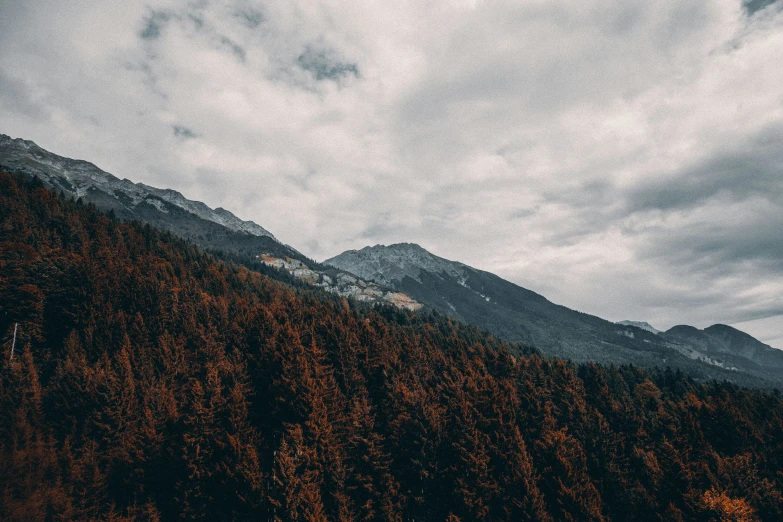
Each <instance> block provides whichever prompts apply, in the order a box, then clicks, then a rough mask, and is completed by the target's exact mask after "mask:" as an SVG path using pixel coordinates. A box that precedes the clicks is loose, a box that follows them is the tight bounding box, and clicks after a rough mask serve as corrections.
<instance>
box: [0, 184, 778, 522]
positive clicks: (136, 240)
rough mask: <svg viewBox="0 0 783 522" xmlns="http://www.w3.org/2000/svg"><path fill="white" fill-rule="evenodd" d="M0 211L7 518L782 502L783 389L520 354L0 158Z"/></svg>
mask: <svg viewBox="0 0 783 522" xmlns="http://www.w3.org/2000/svg"><path fill="white" fill-rule="evenodd" d="M0 222H2V223H3V226H2V227H0V336H3V339H2V341H3V343H2V352H0V354H1V356H2V360H0V520H8V521H17V520H18V521H22V520H24V521H28V520H32V521H45V520H127V521H131V520H140V521H141V520H144V521H153V520H175V519H178V518H187V519H196V520H279V521H280V522H294V521H300V520H311V521H319V522H323V521H326V520H452V521H453V520H466V521H467V520H476V521H479V520H485V521H495V520H498V521H499V520H531V521H539V522H553V521H555V520H579V521H582V520H584V521H595V522H600V521H605V522H609V521H618V522H619V521H627V520H637V521H640V522H660V521H661V520H694V521H703V522H708V521H712V520H721V519H727V517H725V516H724V515H726V513H729V514H731V513H734V514H736V513H740V514H742V515H743V516H744V517H745V519H746V520H756V519H758V520H762V521H764V522H767V521H770V522H772V521H779V520H781V517H783V488H782V487H781V484H780V475H779V473H780V469H781V466H783V437H781V436H780V434H781V425H783V400H781V398H780V397H779V396H778V395H776V394H772V393H763V392H759V391H752V390H747V389H740V388H738V387H735V386H732V385H729V384H726V383H713V384H711V385H698V384H696V383H695V382H694V381H693V380H691V379H689V378H687V377H685V376H684V375H682V374H678V373H676V372H672V371H665V372H653V373H650V372H646V371H643V370H640V369H639V368H631V367H622V368H617V367H601V366H597V365H595V364H586V365H573V364H566V363H565V362H563V361H556V360H549V359H542V358H541V357H539V356H538V355H537V354H536V353H534V352H532V351H528V352H524V353H519V350H518V351H517V352H518V353H517V354H516V355H512V353H510V351H509V350H508V346H507V345H505V344H504V343H501V342H499V341H498V340H497V339H495V338H493V337H491V336H487V335H486V334H484V333H482V332H481V331H479V330H478V329H476V328H474V327H470V326H467V325H464V324H460V323H457V322H454V321H451V320H449V319H447V318H444V317H442V316H438V315H436V314H432V313H426V312H424V313H422V312H417V313H408V312H404V311H399V310H396V309H393V308H378V309H372V310H361V309H358V308H356V307H352V306H351V305H350V303H349V302H347V301H346V300H344V299H342V298H339V297H337V296H332V295H329V294H324V293H323V292H313V291H309V290H307V289H301V290H297V291H294V290H292V289H291V288H290V287H289V286H286V285H283V284H281V283H279V282H276V281H273V280H270V279H269V278H266V277H263V276H261V275H259V274H257V273H254V272H252V271H250V270H247V269H245V268H243V267H240V266H237V265H233V264H228V263H222V262H217V261H215V259H214V258H213V257H212V256H209V255H207V254H206V253H204V252H203V251H201V250H199V249H198V248H196V247H194V246H193V245H192V244H189V243H186V242H184V241H182V240H180V239H177V238H175V237H174V236H172V235H171V234H167V233H162V232H160V231H157V230H155V229H153V228H151V227H147V226H143V225H140V224H139V223H136V222H131V223H127V222H120V221H118V220H116V219H112V218H110V217H108V216H106V215H102V214H100V213H99V212H97V211H96V210H95V208H94V207H92V206H83V205H78V204H77V203H76V202H74V201H69V200H66V199H63V198H58V197H56V195H54V194H52V193H51V192H49V191H47V190H44V189H42V187H41V185H40V183H37V182H35V181H31V180H24V179H22V178H21V177H14V176H10V175H6V174H3V173H0ZM15 323H18V324H19V335H18V337H17V339H16V354H15V355H14V357H11V356H10V350H9V348H10V345H11V339H10V335H11V334H12V332H13V330H14V324H15ZM729 509H730V510H731V511H728V510H729Z"/></svg>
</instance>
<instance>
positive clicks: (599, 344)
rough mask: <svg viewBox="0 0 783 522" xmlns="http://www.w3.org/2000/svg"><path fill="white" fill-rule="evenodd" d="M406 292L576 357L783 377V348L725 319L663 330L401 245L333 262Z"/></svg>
mask: <svg viewBox="0 0 783 522" xmlns="http://www.w3.org/2000/svg"><path fill="white" fill-rule="evenodd" d="M324 263H325V264H327V265H331V266H334V267H337V268H340V269H342V270H345V271H347V272H350V273H353V274H356V275H357V276H359V277H361V278H363V279H365V280H368V281H376V282H380V283H383V284H385V285H387V286H390V287H391V288H395V289H397V290H399V291H401V292H405V293H406V294H408V295H410V296H411V297H412V298H413V299H415V300H417V301H419V302H421V303H423V304H424V305H426V306H429V307H432V308H435V309H437V310H439V311H440V312H442V313H444V314H447V315H449V316H451V317H454V318H456V319H459V320H461V321H464V322H467V323H471V324H475V325H477V326H479V327H481V328H484V329H486V330H488V331H490V332H492V333H494V334H496V335H498V336H499V337H501V338H504V339H507V340H510V341H516V342H520V343H523V344H529V345H532V346H535V347H536V348H538V349H539V350H541V351H542V352H543V353H545V354H548V355H554V356H558V357H565V358H569V359H573V360H575V361H594V362H601V363H616V364H622V363H633V364H638V365H641V366H647V367H649V366H666V365H670V366H673V367H677V368H681V369H683V370H685V371H687V372H689V373H690V374H692V375H696V376H700V377H702V378H718V379H729V380H733V381H735V382H741V383H744V384H748V385H754V384H759V382H758V381H759V379H760V380H762V381H765V382H767V381H773V382H776V383H781V382H783V371H781V370H783V351H781V350H776V349H774V348H772V347H770V346H767V345H765V344H764V343H762V342H761V341H758V340H757V339H754V338H753V337H751V336H750V335H748V334H746V333H743V332H740V331H739V330H736V329H734V328H731V327H729V326H725V325H715V326H711V327H710V328H707V329H706V330H703V331H702V330H697V329H696V328H693V327H690V326H676V327H674V328H672V329H671V330H669V331H667V332H660V331H659V330H657V329H655V328H653V327H652V326H651V325H650V324H648V323H645V322H640V321H621V322H620V323H613V322H610V321H606V320H604V319H601V318H599V317H595V316H592V315H589V314H584V313H581V312H578V311H575V310H571V309H569V308H566V307H564V306H560V305H557V304H554V303H552V302H550V301H549V300H547V299H546V298H545V297H543V296H541V295H539V294H537V293H535V292H532V291H530V290H527V289H525V288H522V287H520V286H518V285H515V284H514V283H511V282H509V281H506V280H504V279H501V278H500V277H498V276H496V275H494V274H491V273H489V272H484V271H482V270H477V269H475V268H472V267H469V266H467V265H465V264H462V263H459V262H455V261H449V260H446V259H443V258H441V257H438V256H435V255H433V254H431V253H430V252H428V251H426V250H425V249H423V248H422V247H420V246H418V245H415V244H410V243H400V244H396V245H390V246H382V245H376V246H373V247H365V248H363V249H361V250H349V251H347V252H343V253H342V254H340V255H338V256H336V257H333V258H331V259H327V260H326V261H325V262H324Z"/></svg>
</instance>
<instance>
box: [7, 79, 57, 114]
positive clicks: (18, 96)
mask: <svg viewBox="0 0 783 522" xmlns="http://www.w3.org/2000/svg"><path fill="white" fill-rule="evenodd" d="M0 105H2V106H4V107H6V108H7V109H8V110H11V111H14V112H18V113H21V114H24V115H25V116H27V117H29V118H32V119H34V120H36V121H44V120H47V119H49V117H50V114H51V112H50V111H49V109H48V108H47V107H46V106H45V105H43V104H42V103H40V102H37V101H35V100H33V98H32V97H31V96H30V89H29V87H28V86H27V85H25V84H24V83H23V82H21V81H19V80H16V79H14V78H11V77H9V76H6V75H5V74H4V73H3V71H1V70H0Z"/></svg>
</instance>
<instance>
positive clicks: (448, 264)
mask: <svg viewBox="0 0 783 522" xmlns="http://www.w3.org/2000/svg"><path fill="white" fill-rule="evenodd" d="M324 264H327V265H331V266H334V267H336V268H339V269H341V270H345V271H346V272H350V273H352V274H354V275H357V276H359V277H361V278H362V279H368V280H371V281H375V282H378V283H383V284H387V285H388V284H391V283H393V282H395V281H396V282H400V281H402V280H403V279H405V278H406V277H410V278H412V279H415V280H417V281H418V280H419V279H420V276H421V273H422V271H427V272H431V273H433V274H440V273H443V272H445V273H447V274H449V275H450V276H454V277H462V278H463V279H464V272H465V268H466V267H465V265H463V264H462V263H457V262H456V261H449V260H448V259H443V258H442V257H438V256H436V255H434V254H432V253H431V252H428V251H427V250H426V249H424V248H422V247H421V246H420V245H417V244H416V243H395V244H392V245H388V246H387V245H375V246H367V247H364V248H362V249H361V250H348V251H346V252H343V253H342V254H340V255H337V256H335V257H333V258H331V259H327V260H326V261H324Z"/></svg>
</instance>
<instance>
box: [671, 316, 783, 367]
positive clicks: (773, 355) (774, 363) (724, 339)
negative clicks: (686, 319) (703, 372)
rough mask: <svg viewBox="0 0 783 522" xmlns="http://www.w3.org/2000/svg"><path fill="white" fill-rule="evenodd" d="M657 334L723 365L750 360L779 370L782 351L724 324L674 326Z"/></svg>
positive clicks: (761, 365)
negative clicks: (719, 361)
mask: <svg viewBox="0 0 783 522" xmlns="http://www.w3.org/2000/svg"><path fill="white" fill-rule="evenodd" d="M661 335H662V337H664V338H665V339H668V340H671V341H674V342H677V343H680V344H683V345H686V346H689V347H691V348H693V349H694V350H695V351H698V352H699V353H701V354H704V355H706V356H708V357H711V358H713V359H718V360H721V361H725V362H726V363H727V364H735V365H742V364H747V362H746V361H752V362H753V363H755V364H756V365H758V366H759V367H761V368H766V369H772V370H783V351H781V350H777V349H775V348H773V347H771V346H769V345H767V344H764V343H762V342H761V341H759V340H758V339H756V338H754V337H753V336H751V335H748V334H746V333H745V332H742V331H740V330H737V329H736V328H732V327H731V326H727V325H725V324H714V325H712V326H710V327H708V328H705V329H704V330H699V329H698V328H694V327H693V326H687V325H678V326H674V327H672V328H670V329H669V330H667V331H666V332H663V333H662V334H661Z"/></svg>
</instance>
